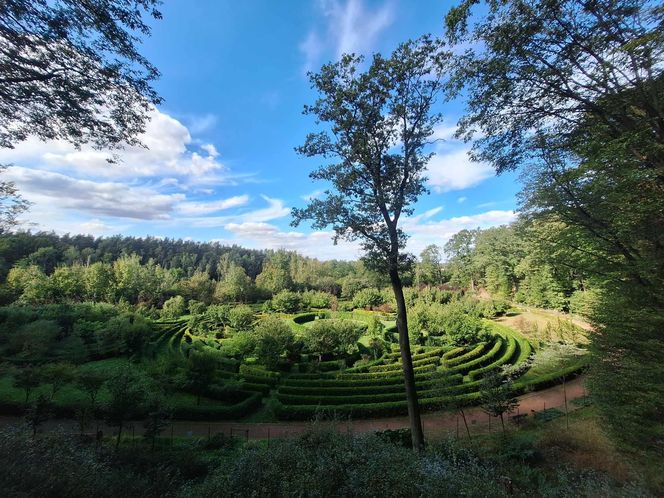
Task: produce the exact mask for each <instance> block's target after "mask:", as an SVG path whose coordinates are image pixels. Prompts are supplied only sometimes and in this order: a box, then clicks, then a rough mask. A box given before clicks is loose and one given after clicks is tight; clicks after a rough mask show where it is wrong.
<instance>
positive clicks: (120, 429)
mask: <svg viewBox="0 0 664 498" xmlns="http://www.w3.org/2000/svg"><path fill="white" fill-rule="evenodd" d="M120 437H122V422H120V425H119V426H118V438H117V439H116V440H115V451H118V448H119V447H120Z"/></svg>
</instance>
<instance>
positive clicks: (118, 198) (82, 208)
mask: <svg viewBox="0 0 664 498" xmlns="http://www.w3.org/2000/svg"><path fill="white" fill-rule="evenodd" d="M5 175H6V178H7V179H8V180H9V181H13V182H15V183H16V185H17V187H18V188H19V190H20V192H21V193H22V194H24V196H25V198H26V199H28V200H30V201H33V202H35V204H40V205H43V206H48V207H50V208H51V209H55V208H62V209H71V210H76V211H78V212H81V213H90V214H94V215H102V216H114V217H119V218H132V219H139V220H160V219H161V220H163V219H168V218H169V217H170V216H169V213H170V212H171V211H172V210H173V208H174V206H175V205H176V204H177V203H178V202H180V201H183V200H184V199H185V196H184V194H161V193H159V192H158V191H157V190H155V189H152V188H149V187H131V186H128V185H126V184H124V183H119V182H94V181H90V180H79V179H76V178H72V177H70V176H66V175H63V174H61V173H54V172H50V171H39V170H34V169H29V168H22V167H16V166H14V167H11V168H9V169H8V170H7V171H6V173H5Z"/></svg>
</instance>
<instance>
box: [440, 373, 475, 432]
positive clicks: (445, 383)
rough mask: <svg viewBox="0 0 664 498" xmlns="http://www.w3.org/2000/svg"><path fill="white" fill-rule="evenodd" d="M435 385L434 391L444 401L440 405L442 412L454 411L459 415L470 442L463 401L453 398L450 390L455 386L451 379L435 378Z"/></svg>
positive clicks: (447, 375)
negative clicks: (435, 390)
mask: <svg viewBox="0 0 664 498" xmlns="http://www.w3.org/2000/svg"><path fill="white" fill-rule="evenodd" d="M435 385H436V389H438V390H439V395H440V396H443V397H444V398H445V399H444V401H443V402H442V403H441V406H440V408H441V409H442V410H451V411H455V412H458V413H459V415H461V419H462V420H463V425H464V427H465V428H466V434H468V439H469V440H471V439H472V437H471V435H470V428H469V427H468V419H466V412H465V410H464V407H465V403H464V400H463V399H459V398H458V397H456V396H454V394H453V393H452V392H451V390H450V388H451V387H452V386H455V385H457V384H456V383H455V382H454V380H453V377H452V376H451V375H449V374H446V375H442V376H440V377H437V378H436V383H435Z"/></svg>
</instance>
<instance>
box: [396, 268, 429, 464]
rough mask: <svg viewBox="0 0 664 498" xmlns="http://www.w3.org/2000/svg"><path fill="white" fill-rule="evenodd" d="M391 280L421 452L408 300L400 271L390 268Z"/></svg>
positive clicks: (410, 406)
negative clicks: (407, 313)
mask: <svg viewBox="0 0 664 498" xmlns="http://www.w3.org/2000/svg"><path fill="white" fill-rule="evenodd" d="M390 281H391V282H392V290H393V291H394V297H395V299H396V302H397V330H398V331H399V348H400V350H401V363H402V365H403V375H404V380H405V387H406V400H407V402H408V418H409V419H410V432H411V437H412V441H413V450H415V451H416V452H420V451H422V450H423V449H424V433H423V431H422V420H421V418H420V405H419V404H418V402H417V390H416V388H415V372H413V358H412V356H411V354H410V342H409V338H408V320H407V318H406V300H405V299H404V296H403V286H402V284H401V278H399V271H398V270H397V269H396V268H395V269H391V270H390Z"/></svg>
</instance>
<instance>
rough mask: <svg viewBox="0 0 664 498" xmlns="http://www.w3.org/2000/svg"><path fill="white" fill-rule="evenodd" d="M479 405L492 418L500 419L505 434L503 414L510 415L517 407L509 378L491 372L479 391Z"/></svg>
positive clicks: (499, 373) (493, 371) (517, 403)
mask: <svg viewBox="0 0 664 498" xmlns="http://www.w3.org/2000/svg"><path fill="white" fill-rule="evenodd" d="M480 403H481V406H482V410H484V412H485V413H487V414H489V415H491V416H492V417H500V424H501V425H502V427H503V433H504V432H505V421H504V419H503V416H504V415H505V413H511V412H513V411H514V409H515V408H516V407H517V406H519V402H518V401H517V399H516V397H514V386H513V385H512V382H511V381H510V379H509V377H505V376H504V375H503V374H502V373H501V372H499V371H498V370H492V371H491V372H490V373H489V374H488V375H487V376H486V377H485V378H484V382H483V383H482V388H481V390H480Z"/></svg>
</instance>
